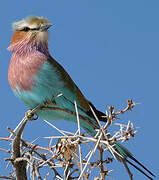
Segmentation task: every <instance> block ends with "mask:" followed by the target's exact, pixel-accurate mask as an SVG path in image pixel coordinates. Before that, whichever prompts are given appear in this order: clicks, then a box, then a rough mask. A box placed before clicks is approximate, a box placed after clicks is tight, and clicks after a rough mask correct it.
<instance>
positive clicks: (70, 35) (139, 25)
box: [0, 0, 159, 180]
mask: <svg viewBox="0 0 159 180" xmlns="http://www.w3.org/2000/svg"><path fill="white" fill-rule="evenodd" d="M28 15H38V16H44V17H47V18H48V19H49V20H50V22H51V23H53V24H54V26H53V27H52V28H51V29H50V41H49V49H50V52H51V54H52V56H53V57H54V58H55V59H56V60H57V61H58V62H60V63H61V64H62V65H63V66H64V67H65V69H66V70H67V71H68V72H69V74H70V75H71V77H72V79H73V80H74V81H75V82H76V84H77V85H78V86H79V87H80V89H81V91H82V92H83V93H84V95H85V96H86V97H87V98H88V99H90V100H91V101H92V102H93V103H94V104H95V105H96V107H97V108H99V109H100V110H102V111H104V110H105V109H106V108H107V106H108V105H114V106H115V107H117V108H120V107H123V106H124V105H125V102H126V101H127V99H129V98H132V99H133V100H134V101H135V102H141V103H142V104H141V105H138V106H136V108H135V113H128V114H127V115H126V116H122V117H123V118H122V117H121V118H122V120H123V121H124V120H132V122H133V123H134V124H135V125H136V126H138V127H140V129H139V132H138V133H137V135H136V138H135V139H131V140H130V141H129V143H126V147H128V148H129V149H130V150H131V152H132V153H133V154H134V155H135V157H136V158H137V159H138V160H140V161H141V162H143V163H144V164H145V165H146V166H147V167H149V168H150V169H151V170H152V171H153V172H154V173H156V174H159V166H158V161H157V160H158V146H159V144H158V140H157V139H158V126H159V116H158V100H159V95H158V93H159V80H158V79H159V70H158V69H159V51H158V49H159V23H158V19H159V1H157V0H153V1H148V0H138V1H137V0H133V1H128V0H113V1H110V0H100V1H97V0H80V1H77V0H76V1H75V0H67V1H66V0H61V1H60V0H50V1H45V2H44V1H31V0H27V1H20V0H14V1H9V0H6V1H3V2H1V7H0V17H1V28H0V31H1V43H0V50H1V53H0V56H1V66H0V79H1V93H0V99H1V108H0V109H1V117H0V126H1V129H0V134H1V136H7V135H8V132H7V130H6V127H7V126H9V127H11V128H14V127H15V126H16V125H17V123H18V122H19V121H20V119H21V118H22V117H23V116H24V112H25V111H26V110H27V107H26V106H25V105H23V104H22V103H21V102H20V101H19V100H18V99H16V97H15V96H14V95H13V93H12V91H11V90H10V87H9V84H8V80H7V78H8V77H7V73H8V66H9V62H10V56H11V52H9V51H7V50H6V48H7V47H8V46H9V43H10V40H11V36H12V29H11V24H12V22H14V21H17V20H21V19H22V18H24V17H26V16H28ZM62 124H65V126H66V127H62V126H61V121H59V122H56V123H55V125H57V126H58V127H62V128H63V129H64V128H66V129H69V128H70V129H73V128H74V126H75V125H74V124H73V123H67V122H64V123H62ZM68 124H69V125H68ZM49 128H50V127H48V126H47V125H46V124H45V123H44V122H42V121H41V120H39V121H38V122H31V123H30V124H28V125H27V127H26V129H25V133H24V136H25V137H26V138H27V139H28V140H33V139H35V138H36V137H39V136H40V137H43V136H50V135H56V131H54V130H52V129H49ZM48 129H49V130H48ZM6 144H7V143H6V142H3V143H2V142H0V146H1V147H6ZM4 157H6V154H5V153H1V160H0V164H1V169H0V174H1V173H2V172H6V169H5V165H6V164H4V163H3V161H2V159H3V158H4ZM113 165H114V169H115V170H114V172H113V174H112V175H113V177H114V178H115V179H118V180H119V179H125V177H127V174H126V172H125V170H124V168H123V166H122V165H121V164H120V163H118V162H114V164H113ZM132 169H133V168H131V170H132ZM132 172H133V174H134V178H135V180H141V179H146V178H145V177H143V176H142V175H141V174H140V173H138V172H137V171H136V170H132Z"/></svg>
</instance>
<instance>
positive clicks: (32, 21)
mask: <svg viewBox="0 0 159 180" xmlns="http://www.w3.org/2000/svg"><path fill="white" fill-rule="evenodd" d="M43 23H48V20H47V19H46V18H44V17H38V16H30V17H28V18H26V19H23V20H21V21H17V22H14V23H13V31H17V30H22V29H23V28H24V27H29V28H30V29H33V28H37V27H39V26H40V25H41V24H43Z"/></svg>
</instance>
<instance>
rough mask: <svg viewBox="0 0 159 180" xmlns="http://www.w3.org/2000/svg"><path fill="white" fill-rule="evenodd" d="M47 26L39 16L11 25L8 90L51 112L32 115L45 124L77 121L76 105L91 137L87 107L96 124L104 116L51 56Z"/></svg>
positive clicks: (125, 156)
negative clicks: (59, 121)
mask: <svg viewBox="0 0 159 180" xmlns="http://www.w3.org/2000/svg"><path fill="white" fill-rule="evenodd" d="M51 26H52V24H51V23H50V22H49V21H48V19H47V18H44V17H39V16H29V17H26V18H25V19H22V20H20V21H16V22H14V23H13V36H12V39H11V43H10V45H9V47H8V50H9V51H12V56H11V61H10V65H9V69H8V81H9V84H10V87H11V89H12V90H13V92H14V94H15V95H16V96H17V97H18V98H19V99H20V100H21V101H22V102H23V103H24V104H26V105H27V106H28V107H29V108H30V109H33V108H35V107H37V106H38V105H39V104H46V105H47V107H48V108H51V109H52V110H48V109H45V110H38V111H37V112H36V114H37V116H38V117H40V118H43V119H46V120H49V121H57V120H66V121H72V122H77V117H76V111H75V105H74V104H75V102H76V104H77V108H78V114H79V120H80V125H81V126H82V127H83V129H85V130H86V131H87V132H88V133H89V134H90V135H91V136H95V135H96V129H99V125H98V123H97V121H96V119H95V117H94V115H93V112H92V110H91V108H92V109H93V111H94V113H95V114H96V116H97V117H98V119H99V120H100V121H104V122H106V121H107V119H106V118H105V113H103V112H101V111H99V110H97V109H96V108H95V106H94V105H93V104H92V103H91V102H90V101H89V100H87V98H86V97H85V96H84V95H83V93H82V92H81V91H80V89H79V88H78V87H77V85H76V84H75V83H74V81H73V80H72V78H71V77H70V76H69V74H68V73H67V72H66V71H65V69H64V68H63V67H62V66H61V65H60V64H59V63H58V62H57V61H56V60H55V59H54V58H53V57H51V55H50V52H49V48H48V40H49V36H48V29H49V28H50V27H51ZM114 146H115V149H116V151H117V152H118V153H119V154H120V157H119V156H118V155H116V156H117V159H118V160H119V161H121V162H123V163H124V164H125V163H129V164H130V165H132V166H133V167H135V168H136V169H137V170H139V171H140V172H141V173H143V174H144V175H145V176H146V177H147V178H148V179H151V180H152V179H153V178H154V177H155V175H154V174H153V173H152V172H151V171H150V170H148V169H147V168H146V167H145V166H144V165H142V164H141V163H140V162H139V161H138V160H137V159H136V158H135V157H134V156H133V155H132V154H131V153H130V151H129V150H128V149H127V148H125V147H124V146H123V145H121V144H120V143H118V142H115V143H114ZM129 159H130V160H132V161H134V162H135V163H137V164H138V165H139V166H140V168H139V167H138V166H136V165H135V164H133V163H132V162H131V161H130V160H129ZM141 168H143V169H144V170H142V169H141ZM151 176H152V177H151Z"/></svg>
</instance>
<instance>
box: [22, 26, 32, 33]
mask: <svg viewBox="0 0 159 180" xmlns="http://www.w3.org/2000/svg"><path fill="white" fill-rule="evenodd" d="M29 30H30V28H29V27H24V28H23V29H22V31H25V32H27V31H29Z"/></svg>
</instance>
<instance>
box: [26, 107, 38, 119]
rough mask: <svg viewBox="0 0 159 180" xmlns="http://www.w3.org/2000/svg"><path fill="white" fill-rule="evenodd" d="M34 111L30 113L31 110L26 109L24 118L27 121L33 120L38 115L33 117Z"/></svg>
mask: <svg viewBox="0 0 159 180" xmlns="http://www.w3.org/2000/svg"><path fill="white" fill-rule="evenodd" d="M34 115H35V114H34V113H32V110H28V111H27V112H25V118H26V119H27V120H29V121H33V120H37V119H38V116H36V117H34Z"/></svg>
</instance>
